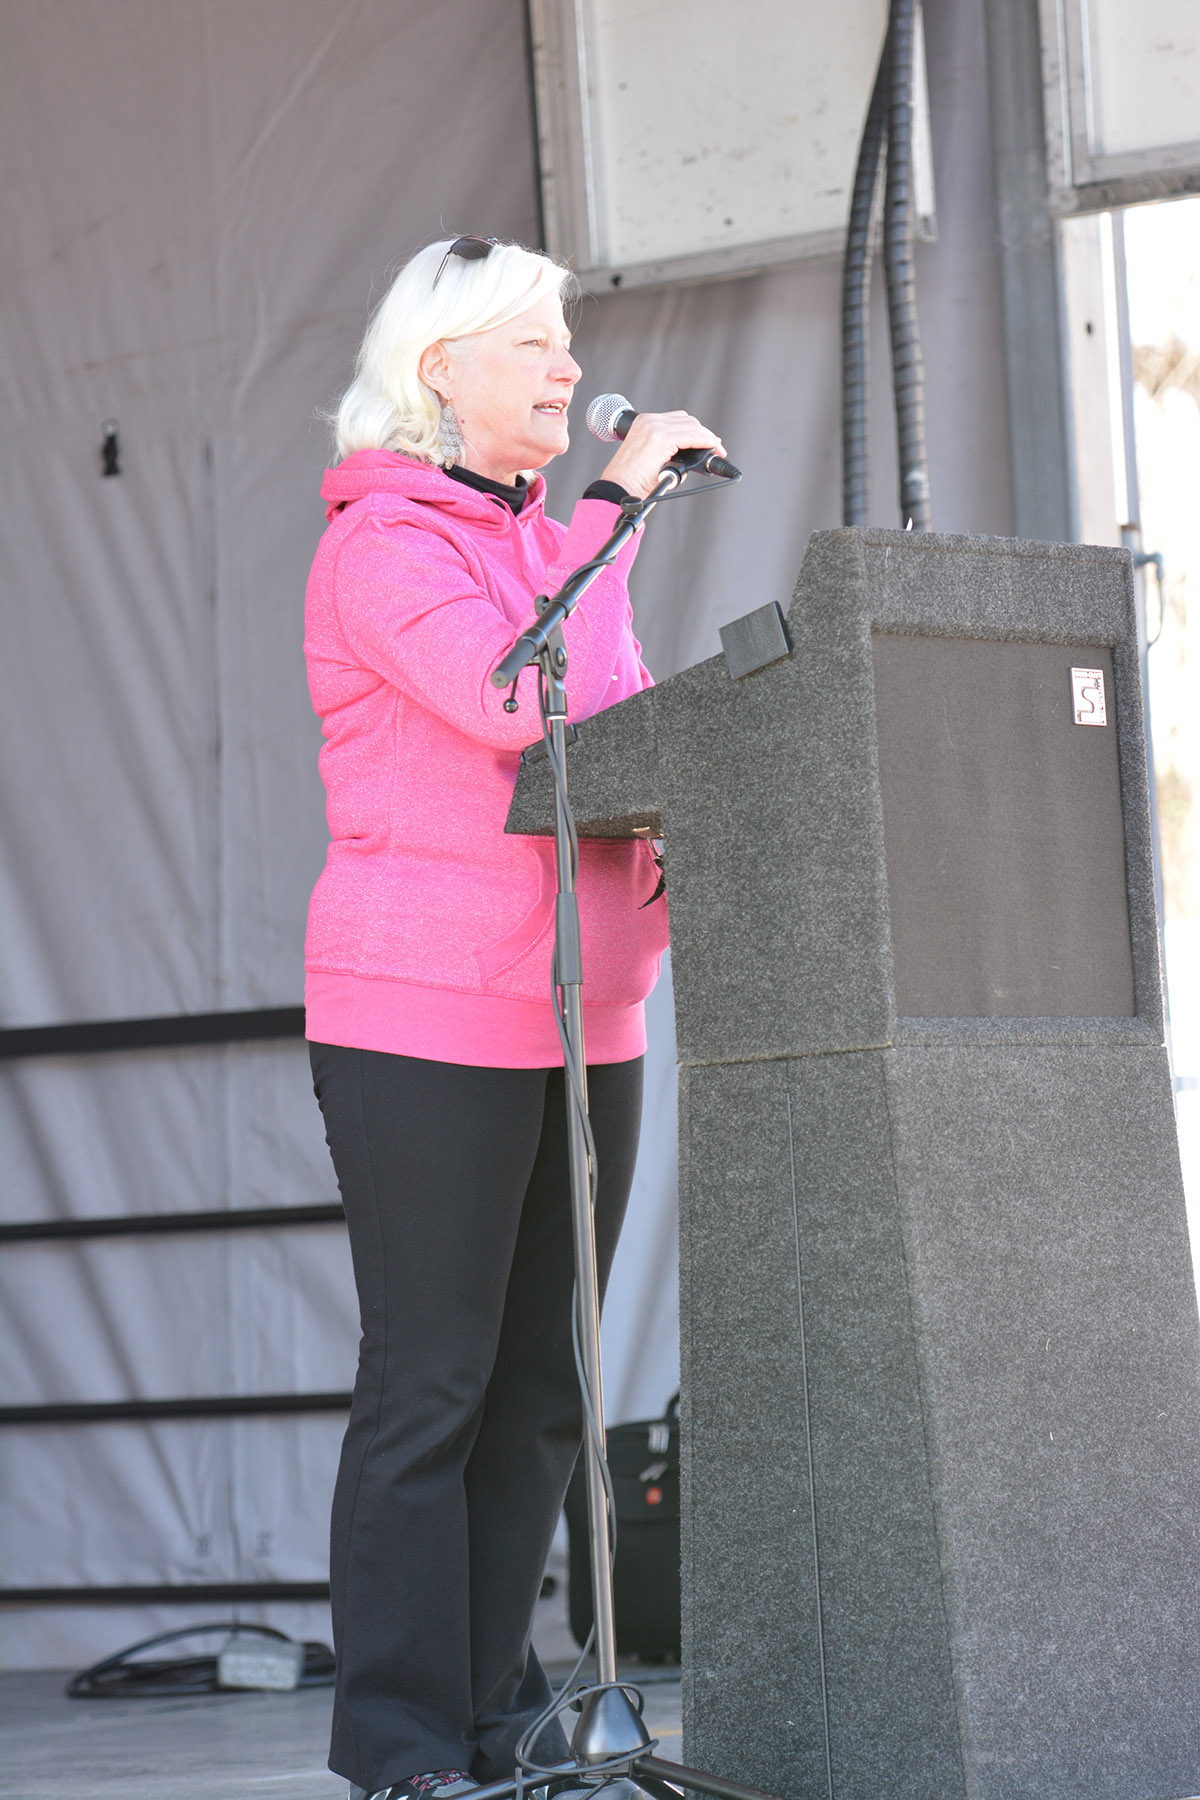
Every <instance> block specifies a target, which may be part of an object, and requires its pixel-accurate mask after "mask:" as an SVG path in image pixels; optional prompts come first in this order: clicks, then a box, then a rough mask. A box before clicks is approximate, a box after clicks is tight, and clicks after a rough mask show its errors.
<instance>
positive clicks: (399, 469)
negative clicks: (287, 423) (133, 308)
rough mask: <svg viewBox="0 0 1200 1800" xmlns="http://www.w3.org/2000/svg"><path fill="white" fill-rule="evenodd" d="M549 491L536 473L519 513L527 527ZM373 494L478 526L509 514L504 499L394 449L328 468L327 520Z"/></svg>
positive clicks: (359, 454) (364, 453)
mask: <svg viewBox="0 0 1200 1800" xmlns="http://www.w3.org/2000/svg"><path fill="white" fill-rule="evenodd" d="M545 493H546V483H545V481H544V480H543V479H542V477H541V476H540V475H535V476H534V478H533V480H532V481H531V482H530V484H529V498H528V499H527V500H526V502H525V504H524V506H523V507H522V508H521V510H520V512H519V513H518V514H517V518H518V519H519V520H520V521H521V522H522V523H523V522H524V521H525V520H526V519H527V518H529V517H531V516H533V515H535V514H537V513H538V512H540V510H541V505H542V501H543V499H544V497H545ZM368 494H399V495H400V496H401V497H402V498H403V499H405V500H416V501H419V502H420V503H421V504H422V505H423V506H437V507H440V508H441V509H442V510H443V511H444V512H446V513H451V514H456V515H457V516H458V517H459V518H461V519H472V520H474V521H476V522H477V523H486V524H492V523H496V522H498V521H497V517H496V515H497V508H500V510H502V511H504V512H507V511H508V509H507V507H505V506H504V504H503V502H502V501H498V500H495V499H494V498H492V497H491V496H490V495H488V494H481V493H479V492H478V491H477V490H476V489H475V488H469V487H466V486H465V485H464V484H463V483H462V482H461V481H452V480H451V478H450V476H449V475H447V474H446V472H445V470H444V469H440V468H437V467H436V466H435V465H434V464H433V463H424V462H417V461H416V460H415V459H414V458H413V457H411V456H400V455H398V454H397V452H396V451H395V450H355V451H354V452H353V454H352V455H350V456H348V457H346V459H345V461H344V462H340V463H338V464H337V466H336V467H335V468H332V469H326V471H325V475H324V479H323V480H322V482H321V498H322V500H324V502H325V517H326V518H327V519H329V520H333V519H334V518H335V517H336V516H337V514H338V513H340V512H341V510H342V508H343V507H344V506H350V505H351V504H352V503H353V502H354V501H355V500H362V499H365V498H366V496H367V495H368ZM508 516H509V518H511V517H512V516H513V515H512V514H511V513H509V515H508Z"/></svg>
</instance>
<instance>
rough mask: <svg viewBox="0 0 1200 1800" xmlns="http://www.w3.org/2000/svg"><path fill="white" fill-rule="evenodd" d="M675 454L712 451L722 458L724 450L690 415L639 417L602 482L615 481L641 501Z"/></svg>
mask: <svg viewBox="0 0 1200 1800" xmlns="http://www.w3.org/2000/svg"><path fill="white" fill-rule="evenodd" d="M677 450H715V451H716V452H717V454H718V455H719V456H724V454H725V446H724V444H723V443H722V442H721V440H720V438H719V437H718V436H717V435H716V433H715V432H713V431H710V430H709V429H708V427H707V425H702V424H701V423H700V421H699V419H694V418H693V417H692V415H691V413H685V412H668V413H638V415H637V417H636V418H635V419H634V421H633V424H632V425H631V426H630V427H629V435H628V436H627V437H626V439H625V441H624V443H623V444H622V445H621V447H620V449H619V450H618V451H617V453H616V455H615V456H614V457H613V459H612V461H611V462H610V463H609V465H608V467H607V468H606V469H605V471H604V476H603V479H604V480H605V481H615V482H616V483H617V484H618V486H620V487H623V488H624V489H625V492H626V493H627V494H633V495H635V496H636V497H637V498H638V499H639V500H644V499H645V498H646V495H647V494H648V493H649V492H650V490H651V488H652V487H653V486H654V484H655V482H656V481H657V480H658V478H659V476H660V475H661V474H662V470H663V464H664V463H668V462H670V460H671V458H672V457H673V456H674V454H675V452H676V451H677Z"/></svg>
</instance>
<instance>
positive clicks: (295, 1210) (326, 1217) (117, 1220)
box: [0, 1200, 346, 1244]
mask: <svg viewBox="0 0 1200 1800" xmlns="http://www.w3.org/2000/svg"><path fill="white" fill-rule="evenodd" d="M345 1219H346V1215H345V1213H344V1212H343V1211H342V1206H341V1202H340V1201H338V1200H333V1201H322V1202H314V1204H313V1205H311V1206H243V1207H232V1208H229V1209H227V1210H224V1211H221V1210H219V1209H214V1210H213V1211H211V1212H177V1213H117V1214H115V1215H111V1216H109V1217H104V1218H96V1219H21V1220H19V1221H17V1222H16V1223H14V1224H10V1225H0V1244H37V1243H49V1242H51V1241H52V1240H56V1239H59V1238H104V1237H150V1236H154V1235H157V1234H158V1233H161V1232H177V1231H260V1230H272V1229H274V1228H276V1227H280V1226H284V1225H341V1224H344V1223H345Z"/></svg>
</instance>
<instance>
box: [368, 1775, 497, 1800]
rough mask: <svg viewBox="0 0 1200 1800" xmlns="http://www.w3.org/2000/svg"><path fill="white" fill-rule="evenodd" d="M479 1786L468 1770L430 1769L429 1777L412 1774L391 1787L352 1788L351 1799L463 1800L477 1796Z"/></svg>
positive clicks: (395, 1782)
mask: <svg viewBox="0 0 1200 1800" xmlns="http://www.w3.org/2000/svg"><path fill="white" fill-rule="evenodd" d="M478 1786H479V1783H478V1782H477V1781H472V1780H471V1777H470V1776H469V1775H468V1774H467V1772H466V1770H465V1769H430V1770H429V1771H428V1773H427V1774H425V1775H410V1776H409V1778H408V1780H407V1781H394V1782H393V1783H392V1785H391V1787H388V1788H377V1789H376V1790H375V1792H374V1793H372V1792H371V1791H370V1789H369V1788H360V1787H352V1788H351V1789H350V1793H349V1796H348V1800H460V1796H461V1795H464V1794H473V1793H474V1792H475V1789H476V1788H477V1787H478Z"/></svg>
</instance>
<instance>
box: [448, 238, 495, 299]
mask: <svg viewBox="0 0 1200 1800" xmlns="http://www.w3.org/2000/svg"><path fill="white" fill-rule="evenodd" d="M499 243H500V239H499V238H478V237H460V238H455V240H454V242H453V243H452V244H451V246H450V248H449V249H448V250H447V252H446V254H445V256H443V258H442V260H441V263H440V264H439V266H438V272H437V274H436V275H435V276H434V278H433V285H434V287H436V286H437V284H438V282H439V281H440V280H441V279H442V276H443V275H444V274H445V273H446V264H447V263H448V262H449V261H450V258H451V257H452V256H461V257H462V259H463V261H464V262H482V261H483V259H484V257H485V256H486V255H487V254H488V252H489V251H491V250H495V249H496V248H497V247H498V245H499Z"/></svg>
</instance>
